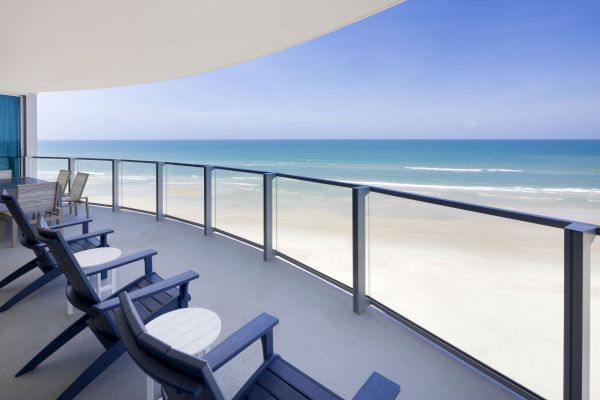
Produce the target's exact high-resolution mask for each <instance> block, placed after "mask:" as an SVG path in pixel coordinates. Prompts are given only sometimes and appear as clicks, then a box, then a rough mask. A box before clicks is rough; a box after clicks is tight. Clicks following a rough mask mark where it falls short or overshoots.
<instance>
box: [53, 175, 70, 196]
mask: <svg viewBox="0 0 600 400" xmlns="http://www.w3.org/2000/svg"><path fill="white" fill-rule="evenodd" d="M70 177H71V171H69V170H66V169H61V170H60V172H59V173H58V178H57V179H56V182H57V183H58V184H59V185H60V190H61V193H65V191H66V190H67V186H68V184H69V178H70Z"/></svg>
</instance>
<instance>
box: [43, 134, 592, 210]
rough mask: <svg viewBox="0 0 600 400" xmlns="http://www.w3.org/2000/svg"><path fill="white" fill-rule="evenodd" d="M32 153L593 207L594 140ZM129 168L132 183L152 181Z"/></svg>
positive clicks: (221, 144)
mask: <svg viewBox="0 0 600 400" xmlns="http://www.w3.org/2000/svg"><path fill="white" fill-rule="evenodd" d="M39 154H40V155H46V156H74V157H99V158H127V159H139V160H160V161H178V162H192V163H201V164H212V165H223V166H233V167H242V168H249V169H258V170H268V171H278V172H288V173H293V174H298V175H305V176H311V177H319V178H328V179H336V180H344V181H351V182H356V183H363V184H369V185H377V186H384V187H389V188H393V189H398V190H404V191H410V192H418V193H422V194H429V195H435V196H443V197H448V198H454V199H459V200H463V201H471V202H476V203H482V204H489V205H495V206H503V207H509V208H515V209H523V210H527V211H532V210H533V211H537V212H540V213H546V214H548V213H550V214H553V215H556V216H564V217H572V218H579V219H581V218H583V219H586V215H587V214H588V212H589V211H595V209H596V208H600V140H161V141H147V140H135V141H130V140H123V141H83V140H80V141H40V142H39ZM40 163H42V162H40ZM88 164H90V163H89V162H88ZM135 168H136V166H135V165H131V166H130V169H133V170H134V172H132V174H130V175H129V176H130V178H129V179H137V180H141V181H143V180H148V179H152V174H153V170H152V169H151V168H148V167H147V166H144V165H139V168H138V171H137V173H135ZM43 169H44V168H43V164H40V170H41V174H42V175H43V172H44V171H43ZM50 170H52V171H51V173H55V168H50ZM47 172H48V173H50V171H47ZM92 172H93V171H92ZM105 173H106V171H97V174H105ZM172 175H173V174H172ZM248 179H251V176H248ZM236 183H237V184H238V185H241V184H242V183H243V177H238V179H237V180H236ZM251 186H252V184H250V187H251ZM258 189H259V188H257V190H258ZM590 219H592V220H593V221H590V222H600V221H597V220H596V219H597V218H596V217H595V216H590V218H587V220H588V221H589V220H590Z"/></svg>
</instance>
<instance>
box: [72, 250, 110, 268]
mask: <svg viewBox="0 0 600 400" xmlns="http://www.w3.org/2000/svg"><path fill="white" fill-rule="evenodd" d="M120 255H121V250H119V249H117V248H116V247H98V248H96V249H89V250H83V251H80V252H79V253H75V254H74V256H75V259H76V260H77V262H78V263H79V266H80V267H81V268H89V267H95V266H96V265H100V264H104V263H107V262H110V261H113V260H116V259H117V258H119V256H120Z"/></svg>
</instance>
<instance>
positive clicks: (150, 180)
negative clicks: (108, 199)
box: [120, 162, 156, 212]
mask: <svg viewBox="0 0 600 400" xmlns="http://www.w3.org/2000/svg"><path fill="white" fill-rule="evenodd" d="M120 174H121V182H120V186H121V188H120V189H121V190H120V195H121V206H122V207H127V208H135V209H137V210H142V211H150V212H156V165H155V164H153V163H152V164H150V163H140V162H121V172H120Z"/></svg>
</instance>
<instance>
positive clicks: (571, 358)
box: [0, 158, 600, 399]
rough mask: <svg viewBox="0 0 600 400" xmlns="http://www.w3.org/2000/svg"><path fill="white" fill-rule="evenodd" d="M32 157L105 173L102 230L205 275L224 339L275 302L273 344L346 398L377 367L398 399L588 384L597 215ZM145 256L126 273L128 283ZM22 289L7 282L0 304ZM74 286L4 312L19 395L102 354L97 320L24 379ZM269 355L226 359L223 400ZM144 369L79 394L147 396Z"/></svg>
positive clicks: (122, 365)
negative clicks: (570, 217) (419, 217)
mask: <svg viewBox="0 0 600 400" xmlns="http://www.w3.org/2000/svg"><path fill="white" fill-rule="evenodd" d="M35 162H36V163H37V164H38V165H37V168H38V170H40V171H47V172H48V171H50V170H52V169H56V172H57V171H58V169H60V168H70V169H71V170H79V171H83V172H89V173H92V176H91V178H90V181H89V183H88V188H87V194H88V195H89V196H90V200H91V201H92V202H94V203H97V204H99V205H98V206H95V207H93V208H92V217H93V218H94V225H93V227H94V228H102V227H113V228H114V229H115V231H116V233H115V235H114V236H113V237H112V239H111V245H113V246H115V247H118V248H120V249H122V250H123V252H124V253H127V252H133V251H136V250H141V249H144V248H154V249H156V250H157V251H158V252H159V255H158V256H157V258H156V262H155V270H156V271H157V272H159V273H160V274H161V275H162V276H163V277H167V276H171V275H174V274H176V273H178V272H182V271H184V270H187V269H194V270H196V271H197V272H199V274H200V279H199V280H197V281H194V282H193V283H192V284H191V286H190V292H191V294H192V302H191V305H193V306H201V307H205V308H209V309H212V310H214V311H215V312H217V313H218V314H219V315H220V317H221V319H222V321H223V332H222V334H221V337H226V336H227V335H228V334H229V333H231V332H233V331H234V330H236V329H237V328H238V327H240V326H241V325H243V323H244V322H246V321H248V320H250V319H251V318H253V317H254V316H255V315H257V314H258V313H260V312H263V311H266V312H268V313H271V314H273V315H275V316H277V317H278V318H279V319H280V321H281V323H280V325H279V326H278V327H277V328H276V331H275V346H276V351H277V352H279V353H281V354H284V355H285V356H286V357H287V358H288V359H289V360H290V361H291V362H292V363H294V364H296V365H298V366H299V367H300V368H302V369H303V370H305V371H306V372H308V373H309V374H311V375H312V376H314V377H315V378H317V379H318V380H320V381H321V382H323V383H324V384H325V385H327V386H328V387H330V388H331V389H333V390H334V391H336V392H338V393H340V394H341V395H343V396H345V397H351V395H352V394H353V393H355V391H356V389H357V388H358V387H359V386H360V383H361V382H362V381H363V380H364V379H365V378H366V377H367V376H368V375H369V373H370V372H371V371H373V370H377V371H379V372H381V373H383V374H384V375H386V376H388V377H390V378H391V379H394V380H396V381H397V382H398V383H400V384H401V386H402V393H401V395H400V397H399V398H406V399H410V398H427V399H436V398H443V399H503V398H539V397H541V396H543V397H547V398H560V397H563V380H564V381H566V382H568V383H569V384H570V386H569V385H567V387H568V388H569V389H567V390H575V389H572V388H573V387H577V384H578V382H579V384H580V385H582V384H587V378H586V377H585V367H583V368H584V369H583V370H582V369H581V368H578V365H584V364H585V363H584V362H583V360H585V359H587V358H588V357H590V350H589V349H590V347H589V346H590V343H592V344H597V343H598V339H599V338H598V336H596V334H597V332H598V331H597V326H596V325H595V323H597V322H595V319H594V317H593V314H594V313H593V312H594V310H597V309H595V308H594V306H595V304H597V300H598V298H597V296H598V295H597V292H596V289H597V281H598V275H597V274H595V275H593V276H592V277H590V274H589V273H587V274H586V273H585V271H589V270H590V269H591V264H590V262H588V261H587V260H588V258H586V256H587V257H589V255H590V251H591V252H592V257H591V260H592V263H596V264H597V262H598V259H599V258H598V257H597V252H598V250H599V249H598V241H596V243H595V244H594V245H593V246H592V245H591V239H592V238H593V237H594V236H596V235H597V234H598V233H599V232H600V231H599V230H598V227H596V226H591V225H586V224H576V223H572V221H566V220H561V219H557V218H549V217H542V216H537V215H532V214H526V213H520V212H512V211H507V210H501V209H494V208H490V207H484V206H478V205H472V204H466V203H460V202H456V201H450V200H443V199H436V198H431V197H427V196H421V195H413V194H408V193H404V192H396V191H392V190H387V189H382V188H374V187H365V186H361V185H355V184H351V183H345V182H332V181H326V180H320V179H314V178H306V177H298V176H293V175H286V174H272V173H270V172H266V171H250V170H241V169H234V168H222V167H212V166H203V165H194V164H181V163H162V162H154V161H152V162H146V161H145V162H139V161H134V160H107V159H73V158H70V159H69V158H53V159H48V158H38V159H36V160H35ZM44 163H45V164H44ZM42 164H43V167H42ZM51 172H52V171H51ZM52 173H54V172H52ZM39 177H40V178H45V176H41V175H40V176H39ZM100 205H103V206H100ZM110 207H112V208H113V209H114V210H115V211H118V212H113V211H112V210H111V208H110ZM324 210H326V211H327V212H324ZM384 211H385V212H384ZM415 213H420V214H426V215H428V216H430V217H431V220H432V223H435V224H436V225H437V226H438V227H439V231H438V233H437V234H436V235H438V236H431V235H432V234H431V232H430V231H428V230H427V229H425V227H423V226H420V225H418V224H415V223H413V220H412V219H411V215H415ZM332 215H337V217H336V218H334V219H332V218H333V217H332ZM390 215H392V216H393V217H390ZM466 216H468V217H466ZM401 221H403V222H401ZM204 226H209V227H210V228H211V229H209V231H208V232H207V231H205V229H204ZM210 231H213V233H212V234H208V235H207V233H211V232H210ZM588 232H589V233H588ZM390 237H394V238H396V239H398V240H397V241H395V242H390ZM297 238H301V239H300V240H298V239H297ZM482 244H483V246H484V247H485V248H484V249H483V250H484V252H483V255H484V256H483V258H482V256H481V254H482V253H481V250H482V249H478V248H477V246H482ZM422 246H430V248H431V251H429V252H427V251H422V248H423V247H422ZM5 247H6V246H5ZM440 248H442V249H444V251H443V252H442V253H439V252H437V253H436V252H434V251H433V250H439V249H440ZM0 254H2V262H1V263H2V265H3V266H6V267H7V268H6V269H4V270H3V272H2V274H5V273H6V272H4V271H7V270H8V267H12V266H15V265H21V264H22V263H23V262H24V261H27V260H28V259H29V258H30V254H29V253H28V251H26V250H25V249H23V248H18V249H14V250H13V249H8V248H1V249H0ZM265 260H267V261H266V262H265ZM596 264H594V268H596V266H595V265H596ZM498 265H500V266H503V268H504V269H502V270H497V269H495V268H496V267H497V266H498ZM540 265H542V266H543V267H544V268H545V271H541V270H539V266H540ZM141 268H142V266H141V265H140V266H138V267H137V269H136V266H130V267H128V268H126V269H125V270H123V271H122V272H121V271H120V272H119V275H118V280H119V282H120V283H125V282H127V281H128V280H129V279H131V278H133V277H134V276H136V274H138V273H139V272H140V271H141ZM546 269H547V270H546ZM581 271H583V272H584V274H581V273H578V272H581ZM540 274H546V275H540ZM540 276H543V277H544V278H543V279H540ZM33 278H34V277H30V278H29V279H33ZM565 279H566V282H567V283H568V284H565ZM26 283H27V282H26V281H25V279H23V282H19V284H18V285H25V284H26ZM590 285H591V287H592V292H591V294H590V291H589V290H590V289H589V288H590ZM18 287H19V286H17V285H11V286H10V287H8V288H6V289H3V291H2V292H0V301H3V300H5V299H6V298H8V297H9V296H10V295H11V294H12V293H13V291H15V290H17V289H18ZM586 289H587V292H586ZM63 291H64V278H63V280H62V281H61V280H58V281H56V282H54V283H52V284H51V285H49V286H48V287H46V288H44V289H43V290H40V291H39V292H37V293H36V294H35V295H33V296H31V298H29V299H27V300H26V301H23V302H21V303H20V304H19V305H17V306H15V307H14V308H13V309H12V310H10V312H6V313H4V314H3V315H1V316H0V317H1V318H2V319H3V321H2V326H3V335H2V336H3V342H2V345H1V348H2V355H3V360H4V362H3V367H2V368H3V373H2V375H1V377H0V379H1V387H2V390H3V393H5V395H6V396H7V397H12V398H35V397H39V396H40V394H41V393H43V394H44V396H45V397H52V396H55V395H58V394H59V393H60V392H61V391H62V389H64V388H65V387H66V386H67V385H68V384H69V383H70V382H71V381H72V379H74V378H75V377H76V376H77V374H78V373H79V372H80V371H81V370H82V369H83V368H84V367H85V366H87V365H88V364H89V363H90V362H91V361H92V360H93V359H94V358H95V357H96V356H97V355H98V354H99V352H100V346H99V345H97V344H95V343H96V341H95V340H92V338H91V335H90V334H88V333H84V334H81V335H80V336H79V337H77V339H76V340H75V341H73V342H72V343H70V344H69V345H67V346H66V347H65V349H64V350H62V351H60V352H58V353H57V354H56V355H55V356H53V357H51V358H50V359H49V360H48V361H47V362H46V363H44V364H42V365H41V366H40V367H38V368H37V369H36V370H35V371H32V372H31V373H29V374H27V375H25V376H23V377H20V378H18V379H15V378H13V374H14V372H16V370H17V369H18V368H19V367H20V366H21V365H23V364H24V363H25V362H26V361H27V360H28V359H29V358H30V357H31V356H32V355H33V354H35V352H36V351H37V350H38V349H40V348H41V347H42V346H43V345H45V344H46V343H47V342H48V340H50V339H51V338H52V337H54V335H56V334H57V333H59V332H60V331H61V330H62V329H63V328H64V327H65V326H67V325H68V323H69V321H72V320H73V319H74V318H76V315H74V316H71V317H67V316H66V313H65V310H66V299H65V297H64V295H63ZM40 304H44V307H40ZM590 306H591V307H592V318H591V324H592V328H591V342H588V341H587V339H586V333H587V332H590V328H589V326H587V324H588V323H590V319H589V317H587V320H586V312H585V309H586V307H587V309H589V307H590ZM353 310H354V312H353ZM578 316H579V317H578ZM581 316H583V319H582V318H581ZM23 332H28V338H27V340H26V341H24V340H22V336H23ZM92 343H94V344H92ZM578 348H579V350H577V349H578ZM596 352H597V345H596V346H592V351H591V361H592V368H593V367H594V365H597V364H595V362H598V361H600V360H598V359H597V358H595V357H597V355H598V354H597V353H596ZM259 360H260V355H259V348H258V347H253V348H252V349H251V350H250V351H248V352H247V353H244V354H243V356H242V357H241V358H240V359H237V360H236V361H235V362H234V363H233V364H232V365H231V366H229V367H227V368H225V369H224V370H223V371H220V372H219V374H218V379H219V380H220V383H222V384H223V386H224V387H226V388H227V390H228V392H227V393H226V395H227V396H232V395H233V394H234V393H235V392H236V389H237V388H239V386H240V385H241V383H242V382H243V381H244V380H245V378H246V377H247V376H248V374H249V373H250V371H252V367H254V366H256V365H257V364H258V361H259ZM566 360H568V362H567V361H566ZM563 372H564V374H563ZM144 382H145V381H144V378H143V375H142V373H141V372H140V371H139V370H138V369H137V368H136V367H135V366H134V364H133V363H132V361H131V360H129V359H128V358H127V357H123V359H121V360H120V361H119V362H118V363H116V364H115V365H114V366H112V367H111V368H109V369H108V370H107V371H106V372H105V373H104V374H103V375H101V376H100V377H99V378H98V379H97V380H96V381H94V382H93V383H92V384H91V385H90V386H88V387H87V388H86V390H85V391H84V392H83V393H82V396H81V397H82V398H107V397H109V396H110V397H112V398H124V399H125V398H143V396H144V394H143V393H144ZM595 385H597V383H596V382H592V393H598V392H597V390H598V388H597V387H596V386H595ZM565 398H569V399H571V398H572V399H575V398H584V397H577V396H576V395H574V394H573V395H571V394H569V395H568V396H567V395H565Z"/></svg>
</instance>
